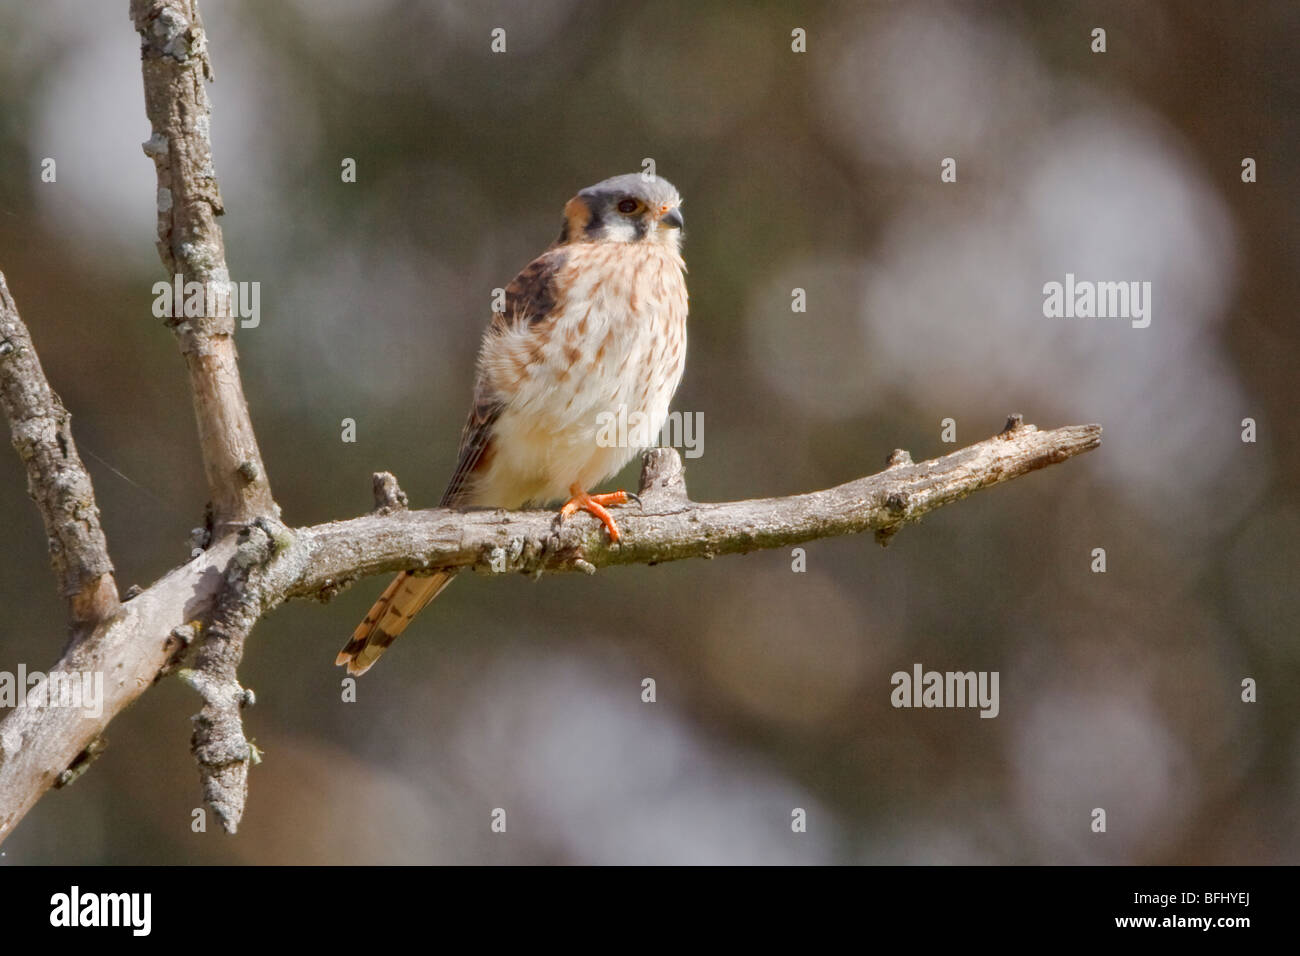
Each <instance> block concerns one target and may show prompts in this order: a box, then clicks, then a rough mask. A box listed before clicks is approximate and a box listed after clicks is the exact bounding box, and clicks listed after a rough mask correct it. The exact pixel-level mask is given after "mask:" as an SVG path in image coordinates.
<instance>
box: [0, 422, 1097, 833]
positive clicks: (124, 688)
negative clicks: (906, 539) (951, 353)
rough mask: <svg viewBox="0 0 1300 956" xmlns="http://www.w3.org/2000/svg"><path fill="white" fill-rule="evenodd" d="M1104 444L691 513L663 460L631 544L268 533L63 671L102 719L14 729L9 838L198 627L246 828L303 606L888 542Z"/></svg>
mask: <svg viewBox="0 0 1300 956" xmlns="http://www.w3.org/2000/svg"><path fill="white" fill-rule="evenodd" d="M1100 442H1101V428H1100V426H1097V425H1074V426H1068V427H1065V428H1058V429H1055V430H1053V431H1046V432H1044V431H1039V430H1038V429H1037V428H1035V427H1034V426H1032V425H1023V424H1020V423H1019V420H1018V417H1017V418H1015V419H1013V421H1012V422H1011V423H1009V426H1008V428H1007V429H1006V430H1005V431H1003V432H1002V433H1001V434H999V435H997V436H995V437H993V438H990V439H988V440H986V441H983V442H980V443H979V444H976V445H972V446H970V447H968V448H963V449H961V450H960V451H956V452H953V453H952V454H950V455H946V456H945V457H943V458H936V459H934V460H932V461H927V462H922V463H920V464H913V463H911V461H910V458H908V457H907V456H906V453H899V452H895V453H894V455H893V456H891V458H890V461H891V462H892V464H891V465H890V467H888V468H887V469H886V470H885V471H883V472H881V473H879V474H877V475H872V476H870V477H867V478H859V479H858V480H856V481H851V482H849V483H847V484H844V485H839V486H838V487H835V488H831V489H828V490H826V491H817V492H812V493H810V494H804V495H794V496H791V497H787V498H764V499H758V500H753V501H736V502H728V503H724V504H699V503H696V502H692V501H690V500H689V499H688V498H687V497H686V488H685V484H684V481H683V470H682V464H681V459H680V458H679V457H678V455H677V453H676V452H675V451H673V450H671V449H654V450H652V451H650V452H647V453H646V456H645V459H644V467H643V470H642V476H641V488H640V495H641V497H642V501H643V509H637V508H636V507H635V506H629V507H627V508H624V509H621V511H620V513H619V526H620V528H621V529H622V531H623V536H624V537H623V541H622V543H621V544H620V545H618V546H612V545H610V543H609V541H608V539H607V538H606V536H605V532H604V530H603V529H602V528H601V526H600V525H599V524H598V523H597V522H595V521H594V520H587V519H586V518H585V517H584V516H575V517H574V518H573V519H571V520H569V521H567V522H565V523H564V524H563V525H558V526H557V523H556V515H555V513H554V512H548V511H527V512H502V511H473V512H456V511H449V510H447V509H442V508H438V509H430V510H425V511H405V510H396V511H392V512H391V513H388V514H371V515H365V516H363V517H359V518H353V519H351V520H348V521H336V522H331V523H329V524H323V525H317V526H314V527H310V528H301V529H298V530H295V531H290V530H288V529H286V528H284V527H283V526H281V525H279V524H277V523H276V522H274V521H270V520H263V521H260V522H258V523H257V524H256V525H255V526H254V527H253V528H250V529H249V531H248V532H247V533H246V534H244V535H241V536H239V539H238V540H237V539H236V537H234V536H227V537H226V538H224V539H222V540H221V541H219V542H217V543H216V544H214V545H213V546H212V547H211V548H209V549H208V550H207V551H205V552H203V553H202V554H200V555H199V556H198V557H196V558H194V559H193V560H192V561H191V562H190V563H189V564H187V565H185V566H184V567H181V568H177V569H176V570H175V571H172V572H171V573H170V574H168V575H166V576H165V577H163V578H162V579H160V580H159V581H157V582H156V583H155V584H153V585H152V586H150V587H149V588H147V589H146V590H145V591H143V592H142V593H141V594H140V595H139V596H138V597H136V598H134V599H132V600H130V601H128V602H127V603H126V604H124V605H123V611H122V613H121V614H119V615H118V616H117V617H115V618H114V619H113V620H111V621H107V622H105V623H103V624H101V625H100V627H99V628H98V629H97V630H96V631H95V633H94V634H93V635H91V637H89V638H88V639H87V640H86V641H84V642H83V643H82V645H80V646H79V647H78V648H77V649H75V650H74V652H73V653H71V654H70V655H69V656H68V657H65V659H64V660H63V661H61V662H60V663H59V665H57V667H58V668H60V669H65V670H73V671H78V670H81V671H84V670H94V669H103V670H105V671H106V672H107V673H109V674H111V675H112V677H113V679H112V680H111V681H110V682H108V686H107V688H106V694H105V701H104V707H103V713H102V714H101V715H100V716H99V717H98V718H95V719H91V718H78V717H75V716H69V714H70V713H74V714H75V713H79V712H69V711H67V710H30V709H28V710H18V711H15V712H14V713H13V714H10V715H9V717H7V718H6V719H5V720H4V722H3V723H0V840H3V838H4V837H5V836H6V835H7V834H8V833H9V832H10V830H11V829H12V828H13V825H14V824H15V823H17V821H18V820H19V819H21V817H22V815H23V814H24V813H25V812H26V811H27V809H28V808H30V807H31V805H32V804H33V803H35V802H36V800H37V799H39V797H40V795H41V793H43V792H44V791H45V790H46V789H47V788H48V787H49V786H51V785H52V784H54V783H55V782H56V781H57V780H58V779H59V776H60V774H61V773H63V771H64V770H65V768H67V767H68V766H69V765H70V764H71V763H72V762H73V761H74V760H75V759H76V758H77V756H78V755H79V754H80V753H81V752H82V751H83V750H84V749H85V748H86V747H87V746H88V745H91V744H92V743H93V742H94V741H96V740H97V739H98V738H99V736H100V735H101V734H102V732H103V730H104V728H105V727H106V726H107V725H108V723H109V722H110V721H111V720H112V719H113V717H115V716H116V715H117V714H118V713H119V712H120V711H121V710H122V709H123V708H124V707H126V706H127V705H128V704H129V703H130V702H131V701H132V700H134V699H135V698H136V697H138V696H139V695H140V694H141V693H143V692H144V691H145V690H146V689H147V688H148V687H149V686H150V685H151V684H152V683H153V682H154V681H155V679H156V678H157V677H158V676H159V674H160V673H161V672H163V671H165V670H167V669H169V667H170V666H171V665H172V663H174V661H173V658H174V656H175V655H176V654H177V653H178V651H180V650H182V646H183V644H184V643H185V636H184V635H185V633H186V632H185V627H186V625H187V624H188V623H189V622H192V621H195V620H198V621H209V622H212V623H211V624H210V625H209V626H211V627H215V629H216V631H217V635H216V638H215V640H216V643H214V644H213V645H212V650H211V651H210V652H208V651H207V650H204V651H203V652H202V653H205V654H206V653H210V654H211V657H212V659H213V660H215V662H216V664H215V665H213V666H209V667H207V668H205V669H203V670H202V671H200V673H201V674H202V675H203V676H201V677H198V678H197V680H196V678H195V676H193V675H187V676H188V678H189V680H190V682H191V683H194V684H195V685H196V686H197V687H199V689H200V692H201V693H202V694H203V696H204V698H205V708H204V712H203V714H201V715H200V717H199V719H198V720H197V721H196V734H195V742H196V750H198V752H199V756H200V762H201V764H202V765H203V768H204V769H203V774H204V787H205V793H206V794H207V795H208V797H209V799H210V800H214V801H216V802H214V804H213V805H214V807H216V808H217V812H218V816H219V818H220V819H221V820H222V823H223V825H224V826H226V828H227V829H231V830H233V828H234V826H235V825H236V824H237V823H238V817H239V812H240V811H241V810H242V806H243V794H244V791H245V787H246V772H247V766H248V762H249V760H250V759H251V758H252V757H253V756H254V754H255V751H254V750H252V749H251V748H250V747H248V745H247V741H246V740H245V738H244V733H243V729H242V726H241V724H240V710H241V709H242V706H243V705H244V704H246V703H248V702H249V698H248V694H247V692H246V691H244V690H243V688H241V687H240V686H239V684H238V681H237V679H236V678H235V675H234V665H235V664H236V663H237V662H238V658H239V654H240V653H241V651H242V646H243V641H244V638H245V637H246V636H247V634H248V632H249V630H251V628H252V625H253V623H255V622H256V620H257V619H258V618H260V617H262V616H264V615H265V614H266V613H267V612H268V611H270V610H271V609H272V608H274V607H275V606H276V605H278V604H280V603H281V602H283V601H285V600H287V599H289V598H314V599H317V600H328V599H329V598H330V597H332V596H333V595H334V594H336V593H337V592H338V591H339V590H340V589H342V588H344V587H346V586H348V585H350V584H351V583H352V582H354V581H356V580H357V579H359V578H361V577H364V576H366V575H372V574H379V573H383V572H391V571H398V570H417V569H433V568H439V567H473V568H475V569H477V570H480V571H483V572H486V573H494V574H501V573H504V572H520V573H525V574H537V573H541V572H545V571H551V572H556V571H585V572H587V573H593V572H594V571H595V570H596V569H597V568H599V567H604V566H608V565H615V564H634V563H642V564H654V563H658V562H660V561H673V560H679V559H683V558H690V557H713V556H715V555H721V554H734V553H738V552H745V551H753V550H756V549H759V548H774V547H784V546H788V545H792V544H798V543H800V542H805V541H810V540H813V539H815V538H822V537H830V536H833V535H844V534H854V533H859V532H863V531H872V532H875V533H876V535H877V537H878V539H881V540H887V539H888V536H890V535H892V534H893V533H895V532H897V530H898V529H899V528H901V527H902V526H903V525H904V524H907V523H909V522H913V521H917V520H919V519H920V518H921V517H922V516H923V515H926V514H928V513H930V512H932V511H934V510H935V509H937V508H940V507H942V506H944V505H946V504H950V503H952V502H954V501H958V500H960V499H962V498H964V497H966V496H967V495H969V494H972V493H973V492H975V491H978V490H980V489H982V488H989V487H992V486H993V485H997V484H1001V483H1003V482H1005V481H1010V480H1011V479H1013V478H1017V477H1019V476H1021V475H1025V474H1028V473H1029V472H1031V471H1034V470H1036V469H1039V468H1043V467H1046V466H1048V465H1052V464H1056V463H1058V462H1062V461H1065V460H1066V459H1067V458H1071V457H1073V456H1075V455H1078V454H1081V453H1083V452H1086V451H1089V450H1091V449H1093V448H1096V447H1097V446H1098V445H1099V444H1100ZM393 484H394V487H395V482H394V483H393ZM213 639H214V638H213V636H211V635H210V636H209V640H213ZM206 647H207V645H206V644H205V648H206ZM110 667H111V670H110V669H109V668H110Z"/></svg>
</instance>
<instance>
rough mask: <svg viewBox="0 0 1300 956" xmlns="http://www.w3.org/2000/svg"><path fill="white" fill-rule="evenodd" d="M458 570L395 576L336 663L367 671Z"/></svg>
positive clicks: (353, 669) (361, 671)
mask: <svg viewBox="0 0 1300 956" xmlns="http://www.w3.org/2000/svg"><path fill="white" fill-rule="evenodd" d="M455 576H456V572H455V571H438V572H436V573H434V574H429V575H422V576H417V575H414V574H411V573H410V572H409V571H403V572H402V573H401V574H399V575H398V576H397V577H395V578H393V583H392V584H390V585H388V588H387V589H386V590H385V591H384V593H383V594H381V595H380V596H379V600H378V601H376V602H375V603H374V606H373V607H371V609H370V612H369V613H368V614H367V615H366V619H365V620H364V621H362V622H361V623H360V624H358V625H357V629H356V630H355V631H353V632H352V640H350V641H348V643H347V646H346V647H344V648H343V650H341V651H339V656H338V657H337V658H335V660H334V663H335V664H336V665H338V666H340V667H341V666H343V665H345V664H346V665H347V668H348V673H349V674H356V675H360V674H364V673H365V672H366V671H368V670H370V668H371V667H373V666H374V664H375V661H377V660H379V656H380V655H381V654H383V653H384V651H386V650H388V645H389V644H391V643H393V641H395V640H397V637H398V635H399V634H401V633H402V632H403V631H404V630H406V625H408V624H410V623H411V619H412V618H414V617H415V615H417V614H419V613H420V611H422V610H424V607H425V605H427V604H428V603H429V602H430V601H432V600H433V599H434V598H436V597H437V596H438V595H439V594H441V593H442V589H443V588H445V587H446V586H447V585H448V584H450V583H451V579H452V578H454V577H455Z"/></svg>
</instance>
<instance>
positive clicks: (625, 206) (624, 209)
mask: <svg viewBox="0 0 1300 956" xmlns="http://www.w3.org/2000/svg"><path fill="white" fill-rule="evenodd" d="M640 205H641V204H640V203H639V202H637V201H636V200H635V199H624V200H623V201H622V202H621V203H619V204H618V211H619V212H621V213H622V214H623V215H625V216H630V215H632V213H634V212H636V210H637V207H638V206H640Z"/></svg>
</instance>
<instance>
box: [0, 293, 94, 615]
mask: <svg viewBox="0 0 1300 956" xmlns="http://www.w3.org/2000/svg"><path fill="white" fill-rule="evenodd" d="M0 408H3V409H4V413H5V417H6V418H8V419H9V427H10V430H11V432H12V435H13V444H14V448H15V449H17V451H18V457H19V458H21V459H22V461H23V464H24V465H26V467H27V493H28V494H30V495H31V496H32V500H33V501H35V502H36V507H37V508H38V509H39V510H40V512H41V518H42V519H43V520H44V521H45V534H46V536H47V537H48V539H49V546H50V561H51V563H52V564H53V565H54V574H55V576H56V577H57V578H58V582H59V592H60V593H61V594H62V595H63V596H64V598H66V599H67V601H68V613H69V617H70V619H71V621H72V626H73V637H74V639H75V638H77V637H79V636H80V635H81V634H82V633H84V632H85V631H86V630H88V629H89V628H90V627H92V626H93V625H94V624H96V623H97V622H99V621H101V620H103V619H104V618H105V617H107V616H109V615H110V614H112V613H113V612H115V611H116V610H117V607H118V599H117V582H116V581H114V580H113V562H112V561H110V560H109V557H108V543H107V542H106V541H105V540H104V529H103V528H101V527H100V524H99V508H98V507H96V505H95V490H94V488H93V487H92V486H91V482H90V475H89V474H87V472H86V468H85V466H84V465H83V464H82V463H81V458H80V457H79V456H78V455H77V446H76V445H75V444H73V441H72V424H71V423H72V416H71V415H69V414H68V410H67V409H66V408H64V407H63V403H62V402H61V401H59V396H57V395H55V394H54V391H53V390H52V389H51V388H50V383H49V382H47V381H46V380H45V372H44V370H42V369H41V363H40V359H38V358H37V356H36V349H35V348H34V347H33V346H32V339H31V335H30V334H29V333H28V331H27V327H26V326H25V325H23V322H22V319H20V318H19V317H18V307H17V306H16V305H15V304H14V300H13V297H12V296H11V295H10V294H9V286H8V285H7V284H6V283H5V277H4V275H3V274H2V273H0Z"/></svg>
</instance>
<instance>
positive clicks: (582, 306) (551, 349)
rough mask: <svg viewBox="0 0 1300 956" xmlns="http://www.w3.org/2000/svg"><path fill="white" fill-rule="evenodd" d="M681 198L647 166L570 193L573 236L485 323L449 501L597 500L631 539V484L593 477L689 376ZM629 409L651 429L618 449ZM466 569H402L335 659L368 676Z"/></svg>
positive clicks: (567, 214)
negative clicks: (615, 420) (613, 439)
mask: <svg viewBox="0 0 1300 956" xmlns="http://www.w3.org/2000/svg"><path fill="white" fill-rule="evenodd" d="M680 205H681V197H680V196H678V194H677V190H676V189H675V188H674V187H673V186H672V184H671V183H669V182H667V181H666V180H664V179H661V178H658V177H649V176H644V175H642V174H640V173H631V174H629V175H626V176H615V177H614V178H613V179H606V180H605V181H604V182H599V183H597V184H596V185H594V186H588V187H587V188H586V189H584V190H582V191H581V192H580V193H578V194H577V195H576V196H574V197H573V198H572V199H570V200H569V201H568V203H566V204H565V207H564V226H563V228H562V229H561V230H560V237H559V238H558V239H557V240H556V241H555V242H554V243H553V244H552V245H551V247H550V248H549V249H547V250H546V251H545V252H543V253H542V254H541V255H540V256H538V257H537V258H536V259H534V260H533V261H532V262H530V263H529V264H528V265H527V266H526V267H525V268H524V270H523V271H522V272H520V273H519V275H517V276H515V279H514V281H513V282H511V283H510V285H509V286H507V287H506V290H505V311H504V312H497V313H494V314H493V316H492V321H491V323H490V324H489V325H488V328H487V331H486V332H485V333H484V335H483V344H482V346H481V348H480V349H479V357H478V377H477V380H476V382H475V385H474V405H473V407H472V408H471V409H470V413H469V420H468V421H467V422H466V423H465V430H464V432H463V433H462V434H461V439H460V453H459V461H458V462H457V464H456V471H455V473H454V474H453V475H452V477H451V483H450V484H448V486H447V491H446V493H445V494H444V495H443V496H442V506H443V507H446V508H459V507H467V506H482V507H491V508H520V507H523V506H524V505H527V504H543V503H546V502H550V501H555V500H558V499H560V498H564V497H565V496H566V495H567V496H568V502H567V503H566V504H565V505H564V507H563V508H562V509H561V511H560V514H561V516H562V517H567V516H569V515H571V514H573V513H575V512H577V511H580V510H581V511H588V512H590V513H591V514H593V515H595V516H596V517H597V518H599V519H600V520H601V521H602V522H603V523H604V525H605V527H606V528H607V529H608V530H609V535H610V538H611V539H612V540H614V541H617V540H618V539H619V531H618V525H617V524H616V523H615V522H614V519H613V517H611V515H610V513H609V512H608V511H607V510H606V508H605V506H606V505H615V504H623V503H624V502H626V501H627V500H628V495H627V493H626V492H623V491H616V492H614V493H612V494H604V495H593V494H589V493H588V489H590V488H593V487H595V486H596V485H598V484H599V483H600V482H602V481H605V480H606V479H608V478H610V477H611V476H613V475H614V474H615V473H616V472H618V470H619V469H621V468H622V467H623V466H624V465H625V464H627V462H628V461H629V460H630V459H631V458H632V456H633V455H634V454H636V452H637V451H638V450H639V448H638V447H637V446H636V445H635V444H634V442H636V441H641V440H646V441H649V442H653V441H654V439H655V436H657V435H658V434H659V431H660V429H662V428H663V425H664V422H665V421H666V420H667V417H668V403H669V402H670V401H671V400H672V397H673V393H674V392H675V391H676V390H677V384H678V383H679V382H680V381H681V378H682V370H683V368H684V366H685V362H686V278H685V275H684V273H685V269H686V266H685V263H683V262H682V256H681V234H682V233H681V230H682V214H681V210H680V209H679V206H680ZM620 411H622V412H623V413H624V414H625V415H626V416H627V419H626V420H628V421H640V422H644V423H646V424H647V426H648V427H647V428H644V429H636V430H633V432H630V433H629V435H630V437H631V440H630V441H629V442H628V443H626V447H609V442H608V441H604V442H601V441H598V436H599V435H601V434H602V424H607V422H608V421H609V419H608V417H607V416H608V415H615V416H617V415H619V413H620ZM636 413H640V414H641V415H643V416H644V418H640V419H637V418H633V417H632V416H633V415H634V414H636ZM608 433H609V430H608V428H605V429H604V435H605V436H606V437H607V436H608ZM634 433H635V434H634ZM455 574H456V572H455V571H454V570H448V571H438V572H436V573H435V574H432V575H425V576H416V575H414V574H410V573H406V572H404V573H402V574H399V575H398V576H397V577H396V579H394V581H393V583H392V584H390V585H389V586H388V589H387V590H386V591H384V593H383V595H381V596H380V598H379V600H378V601H376V602H375V605H374V607H372V608H371V609H370V613H369V614H367V615H366V618H365V620H364V621H362V622H361V624H360V625H359V626H358V627H357V629H356V631H354V632H353V634H352V640H350V641H348V644H347V646H346V647H344V648H343V650H342V651H341V652H340V653H339V656H338V659H337V661H336V663H338V664H340V665H344V664H345V665H347V669H348V673H350V674H364V673H365V672H366V671H367V670H369V669H370V668H371V667H372V666H373V665H374V663H375V661H376V660H377V659H378V658H379V656H380V655H381V654H383V652H384V650H385V649H386V648H387V647H388V645H389V644H391V643H392V642H393V641H394V640H395V639H396V638H397V636H398V635H399V634H401V633H402V631H404V630H405V629H406V626H407V625H408V624H410V623H411V619H412V618H414V617H415V615H416V614H417V613H419V611H420V610H421V609H423V608H424V606H425V605H426V604H428V603H429V602H430V601H432V600H433V599H434V598H435V597H437V596H438V594H439V593H440V592H441V591H442V589H443V588H445V587H446V586H447V585H448V583H450V581H451V579H452V577H454V576H455Z"/></svg>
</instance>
